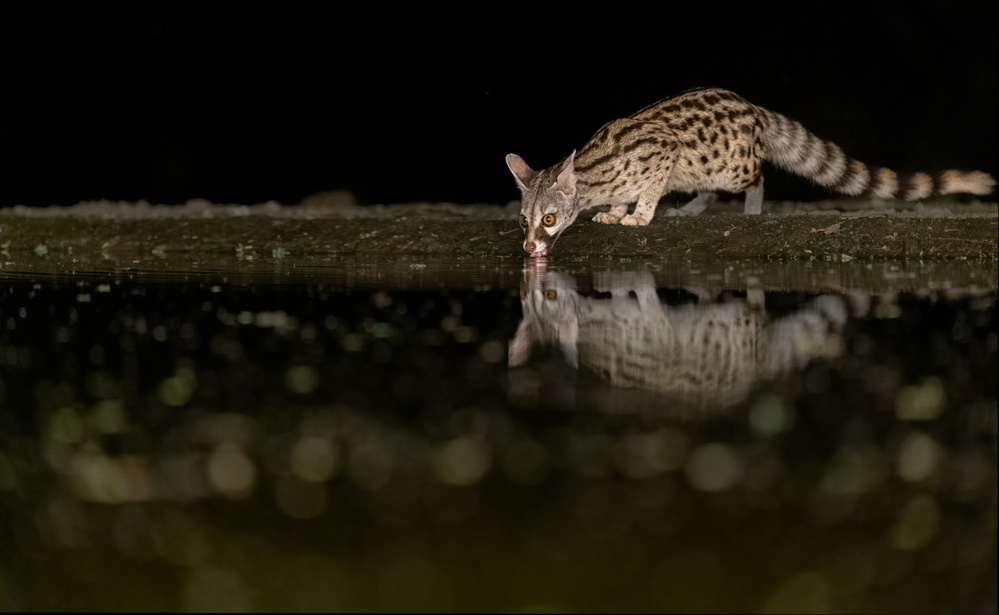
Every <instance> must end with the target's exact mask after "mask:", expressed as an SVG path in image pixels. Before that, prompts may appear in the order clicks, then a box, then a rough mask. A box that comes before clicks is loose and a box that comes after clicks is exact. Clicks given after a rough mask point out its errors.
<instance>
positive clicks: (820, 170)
mask: <svg viewBox="0 0 999 615" xmlns="http://www.w3.org/2000/svg"><path fill="white" fill-rule="evenodd" d="M763 160H768V161H770V162H772V163H774V164H775V165H777V166H778V167H780V168H782V169H785V170H787V171H790V172H792V173H796V174H798V175H802V176H804V177H807V178H809V179H811V180H813V181H815V182H816V183H817V184H819V185H822V186H825V187H827V188H830V189H831V190H834V191H836V192H840V193H843V194H848V195H852V196H857V195H865V194H866V195H872V196H876V197H880V198H882V199H904V200H916V199H922V198H926V197H927V196H929V195H930V194H932V193H934V192H936V193H940V194H950V193H959V192H964V193H970V194H977V195H985V194H989V193H991V192H992V190H993V188H994V187H995V181H994V180H993V179H992V177H991V176H989V175H988V174H987V173H983V172H981V171H972V172H962V171H953V170H952V171H944V172H943V173H940V174H939V175H936V176H931V175H929V174H927V173H915V174H912V175H908V176H902V175H898V174H896V173H895V172H894V171H891V170H889V169H884V168H876V167H869V166H867V165H865V164H864V163H862V162H858V161H856V160H851V159H850V158H847V157H846V155H845V154H844V153H843V151H842V150H841V149H840V148H839V147H838V146H836V145H835V144H834V143H831V142H829V141H823V140H821V139H819V138H818V137H816V136H815V135H813V134H811V133H810V132H808V131H807V130H805V128H804V127H803V126H802V125H801V124H799V123H798V122H796V121H794V120H791V119H788V118H786V117H784V116H783V115H780V114H778V113H774V112H773V111H768V110H766V109H764V108H762V107H757V106H756V105H753V104H750V103H748V102H746V101H745V100H744V99H743V98H742V97H740V96H739V95H737V94H735V93H733V92H729V91H726V90H721V89H705V90H697V91H692V92H687V93H684V94H681V95H680V96H677V97H675V98H670V99H667V100H664V101H661V102H658V103H656V104H654V105H651V106H649V107H646V108H645V109H642V110H641V111H639V112H638V113H635V114H634V115H632V116H631V117H627V118H624V119H620V120H614V121H612V122H609V123H607V124H605V125H604V127H603V128H601V129H600V130H598V131H597V133H596V134H595V135H593V137H592V138H591V139H590V140H589V141H588V142H587V143H586V145H584V146H583V147H582V149H580V150H579V151H578V153H577V152H576V151H573V153H572V154H570V155H569V157H568V158H567V159H565V160H564V161H562V162H560V163H558V164H556V165H555V166H552V167H549V168H547V169H544V170H541V171H534V170H532V169H531V168H530V167H529V166H527V163H525V162H524V160H523V159H522V158H521V157H520V156H517V155H516V154H509V155H508V156H507V157H506V164H507V166H508V167H509V168H510V171H511V172H512V173H513V176H514V177H515V178H516V180H517V185H518V186H519V187H520V191H521V195H522V202H521V209H520V214H521V215H520V223H521V226H523V227H524V230H525V231H526V237H525V238H524V249H525V250H526V251H527V252H528V253H529V254H530V255H531V256H534V257H537V256H544V255H545V254H547V252H548V250H550V249H551V247H552V245H553V244H554V243H555V241H556V240H557V239H558V237H559V235H560V234H561V233H562V232H563V231H564V230H565V229H566V228H567V227H568V226H569V225H571V224H572V223H573V221H574V220H575V219H576V216H577V215H578V214H579V212H580V211H582V210H584V209H588V208H590V207H597V206H600V205H609V206H610V210H609V211H606V212H601V213H598V214H597V215H595V216H594V217H593V219H594V220H595V221H596V222H602V223H604V224H625V225H631V226H645V225H647V224H648V223H649V222H650V221H651V220H652V216H653V214H655V211H656V204H657V203H658V202H659V199H660V198H661V197H662V196H663V195H664V194H666V193H668V192H696V193H697V196H696V197H695V198H694V199H693V200H692V201H690V202H689V203H687V204H686V205H684V206H683V207H681V208H680V209H678V210H676V209H671V210H670V211H669V213H670V214H673V215H677V214H679V215H697V214H699V213H700V212H701V211H703V210H704V208H705V207H707V206H708V205H710V204H711V203H713V202H714V201H715V200H716V199H717V195H716V194H715V192H714V191H716V190H723V191H726V192H745V193H746V207H745V212H746V213H747V214H758V213H760V208H761V206H762V204H763V175H762V174H761V170H760V166H761V162H762V161H763ZM631 203H636V205H635V210H634V211H633V212H632V213H630V214H629V213H628V205H629V204H631Z"/></svg>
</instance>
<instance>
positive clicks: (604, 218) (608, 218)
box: [593, 211, 621, 224]
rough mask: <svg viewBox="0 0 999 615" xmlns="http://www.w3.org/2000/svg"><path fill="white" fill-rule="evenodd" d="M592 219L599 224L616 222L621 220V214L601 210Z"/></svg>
mask: <svg viewBox="0 0 999 615" xmlns="http://www.w3.org/2000/svg"><path fill="white" fill-rule="evenodd" d="M593 221H594V222H599V223H600V224H617V223H618V222H620V221H621V216H615V215H614V214H611V213H608V212H606V211H602V212H600V213H598V214H597V215H595V216H593Z"/></svg>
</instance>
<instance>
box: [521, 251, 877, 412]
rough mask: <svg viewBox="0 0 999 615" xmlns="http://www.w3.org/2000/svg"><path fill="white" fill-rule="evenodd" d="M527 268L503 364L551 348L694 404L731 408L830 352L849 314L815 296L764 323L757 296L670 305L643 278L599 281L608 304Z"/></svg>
mask: <svg viewBox="0 0 999 615" xmlns="http://www.w3.org/2000/svg"><path fill="white" fill-rule="evenodd" d="M534 269H535V268H534V267H531V268H529V269H528V271H527V275H526V278H525V281H524V285H523V287H522V293H521V297H522V305H523V311H524V315H523V319H522V320H521V322H520V325H519V326H518V328H517V332H516V334H515V335H514V337H513V339H512V340H511V342H510V351H509V362H510V366H511V367H515V366H518V365H521V364H523V363H524V362H525V361H526V360H527V359H528V357H529V355H530V353H531V349H532V347H533V346H535V345H539V344H540V345H557V346H559V347H560V348H561V350H562V353H563V354H564V355H565V358H566V360H567V361H568V362H569V363H571V364H572V365H573V366H574V367H578V366H579V365H583V366H585V367H586V368H588V369H590V370H591V371H593V372H595V373H596V374H598V375H599V376H600V377H602V378H603V379H605V380H607V381H608V382H610V383H611V384H613V385H616V386H620V387H636V388H642V389H648V390H652V391H656V392H659V393H663V394H667V395H669V396H674V397H677V398H679V399H680V400H682V401H684V402H686V403H689V404H691V405H694V406H698V407H724V406H730V405H733V404H736V403H738V402H740V401H742V400H744V399H745V398H746V397H748V395H749V393H750V391H751V389H752V388H753V386H754V385H755V384H756V383H757V381H759V380H764V379H769V378H773V377H776V376H778V375H780V374H783V373H788V372H792V371H795V370H798V369H801V368H802V367H804V365H805V364H806V363H807V362H808V361H809V360H811V359H813V358H815V357H818V356H835V355H838V354H839V353H840V352H841V350H840V346H841V338H840V335H839V334H840V331H841V330H842V326H843V324H844V323H845V322H846V320H847V317H848V315H849V309H850V308H849V306H848V302H847V301H844V299H843V298H841V297H835V296H831V295H824V296H821V297H818V298H817V299H815V300H814V301H813V302H812V303H810V304H808V305H806V306H805V307H803V308H801V309H800V310H798V311H797V312H796V313H794V314H791V315H789V316H786V317H783V318H780V319H778V320H776V321H774V322H770V323H768V322H767V317H766V313H765V311H764V310H763V305H762V303H763V293H762V292H761V291H750V293H749V297H748V298H747V300H732V301H729V302H726V303H719V304H712V305H707V306H702V305H686V306H678V307H671V306H666V305H663V304H661V303H660V302H659V297H658V295H657V294H656V286H655V280H654V279H653V278H652V276H651V275H649V274H620V275H615V276H611V275H606V274H605V275H604V276H603V278H602V279H601V278H599V277H598V278H597V279H595V283H594V288H596V289H598V290H601V291H609V292H610V294H611V296H610V298H609V299H608V298H587V297H584V296H582V295H580V294H579V293H578V292H576V289H575V285H574V283H573V281H572V279H571V278H569V277H567V276H566V275H564V274H560V273H555V272H544V271H542V272H540V273H539V272H535V271H534ZM860 309H861V310H863V309H866V307H865V306H864V305H861V306H860Z"/></svg>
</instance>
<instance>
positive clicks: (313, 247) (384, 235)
mask: <svg viewBox="0 0 999 615" xmlns="http://www.w3.org/2000/svg"><path fill="white" fill-rule="evenodd" d="M892 205H893V206H895V207H896V209H892V210H888V209H885V208H884V207H883V206H879V205H878V204H877V203H871V202H861V201H836V202H830V203H816V204H807V205H806V204H788V203H782V204H774V203H768V204H766V206H765V209H764V213H763V214H762V215H760V216H744V215H741V214H739V213H738V209H739V207H738V203H737V202H733V203H729V204H722V206H721V207H717V208H715V210H714V211H713V212H712V213H711V214H710V215H702V216H698V217H694V218H686V217H669V216H665V215H657V216H656V218H655V219H654V220H653V222H652V224H650V225H649V226H648V227H644V228H630V227H621V226H607V225H602V224H596V223H593V222H591V221H590V220H589V217H590V214H589V213H588V212H587V213H584V215H582V216H581V217H580V219H579V221H577V222H576V224H575V225H574V226H573V227H571V228H570V229H569V230H568V231H566V232H565V233H564V234H563V236H562V237H561V238H560V239H559V242H558V244H557V245H556V246H555V249H554V250H553V252H552V254H551V255H550V256H549V258H548V262H549V263H550V264H558V265H559V266H567V267H569V266H579V267H582V266H584V265H586V266H593V265H596V264H599V265H600V266H608V265H611V264H614V263H622V262H625V263H628V262H639V261H642V262H650V263H653V262H654V263H658V264H659V265H660V269H662V270H671V268H679V269H698V268H699V269H701V270H704V269H708V270H711V271H714V270H715V269H717V270H718V271H720V272H726V273H725V275H726V277H728V276H729V274H730V273H731V271H733V270H734V269H741V268H746V269H747V270H749V269H752V268H753V267H754V266H756V265H759V264H764V263H769V264H774V265H777V264H784V265H785V266H791V265H794V266H796V267H800V266H805V267H808V266H809V263H813V264H814V263H819V264H827V265H830V264H836V265H846V264H850V266H851V267H856V266H857V265H863V266H868V267H869V266H872V265H876V266H877V268H883V267H888V269H891V268H895V270H898V271H903V272H905V271H908V270H911V269H913V268H917V269H918V268H926V267H932V268H935V270H936V271H942V269H941V268H942V267H945V265H947V264H951V265H954V266H955V267H956V269H955V271H964V270H967V271H968V272H969V274H968V275H970V276H971V278H973V280H972V281H973V285H974V286H976V287H981V286H982V285H983V284H984V286H985V287H989V288H995V287H996V286H997V284H999V283H997V281H996V277H997V273H996V272H997V264H999V206H997V204H995V203H978V202H972V203H960V202H957V201H953V200H950V201H937V202H932V203H923V204H918V205H914V206H913V205H907V206H905V207H904V208H902V209H899V208H897V207H898V206H897V204H894V203H893V204H892ZM831 207H836V210H832V209H830V208H831ZM661 209H666V207H665V206H661ZM954 212H960V213H954ZM516 217H517V206H516V203H511V204H509V205H507V206H495V205H493V206H487V205H467V206H459V205H453V204H425V203H424V204H403V205H390V206H373V207H359V206H341V207H326V206H312V207H310V206H290V207H289V206H281V205H278V204H276V203H266V204H262V205H255V206H241V205H213V204H210V203H207V202H204V201H192V202H190V203H188V204H187V205H182V206H156V205H149V204H148V203H137V204H135V203H108V202H97V203H81V204H79V205H76V206H73V207H66V208H44V209H37V208H24V207H15V208H9V209H4V210H0V275H5V274H6V275H8V276H9V275H12V274H18V273H44V274H50V275H51V274H73V273H74V272H78V271H124V270H130V269H134V270H143V271H163V272H170V271H174V272H190V271H199V270H211V271H216V272H218V271H238V272H257V271H264V270H269V271H275V270H276V269H282V268H283V269H285V270H290V269H296V268H298V269H301V268H310V267H320V268H321V267H331V266H332V267H334V268H335V267H353V268H355V269H356V268H358V267H362V268H363V266H365V265H369V264H374V265H375V266H376V269H377V268H378V267H383V268H384V270H385V271H386V272H388V271H394V270H395V269H399V270H402V271H404V272H405V271H410V272H412V271H415V272H416V273H421V274H424V275H425V274H427V273H429V271H433V270H444V269H448V268H450V269H452V270H453V269H461V267H462V265H461V263H463V262H464V263H471V262H472V261H475V262H476V263H478V264H476V265H475V267H478V268H480V269H481V268H482V267H483V265H482V264H481V263H482V262H507V261H509V265H510V266H511V267H514V268H516V267H520V266H522V263H523V257H524V254H523V251H522V249H521V241H522V232H521V230H520V229H519V227H518V225H517V223H516ZM739 263H742V264H741V265H740V264H739ZM754 264H755V265H754ZM421 265H422V266H423V267H424V269H420V268H419V267H420V266H421ZM467 266H468V267H471V266H472V265H470V264H469V265H467ZM426 267H429V268H430V269H429V270H427V269H426ZM414 268H415V269H414ZM757 268H758V267H757ZM713 275H714V274H713ZM747 275H748V274H747ZM948 275H951V274H948ZM506 277H509V276H506V275H504V279H505V278H506ZM903 277H904V276H903ZM951 277H952V276H951ZM959 277H960V278H961V279H966V278H967V275H965V274H961V275H960V276H959ZM965 281H967V280H965Z"/></svg>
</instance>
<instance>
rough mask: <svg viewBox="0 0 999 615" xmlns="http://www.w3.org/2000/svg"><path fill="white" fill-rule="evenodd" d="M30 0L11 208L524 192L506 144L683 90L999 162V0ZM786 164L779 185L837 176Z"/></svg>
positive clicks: (576, 128) (901, 166)
mask: <svg viewBox="0 0 999 615" xmlns="http://www.w3.org/2000/svg"><path fill="white" fill-rule="evenodd" d="M9 4H13V3H9ZM22 4H23V5H24V6H21V7H20V8H17V7H15V8H5V9H3V11H4V14H3V15H0V54H2V55H0V59H2V61H0V206H9V205H12V204H16V203H22V204H25V205H49V204H60V205H66V204H71V203H75V202H78V201H80V200H89V199H98V198H108V199H113V200H138V199H147V200H149V201H152V202H163V203H180V202H184V201H186V200H187V199H190V198H198V197H200V198H207V199H210V200H213V201H216V202H235V203H258V202H262V201H266V200H271V199H273V200H278V201H280V202H283V203H295V202H298V201H299V200H300V199H302V198H303V197H305V196H307V195H309V194H311V193H314V192H317V191H320V190H329V189H337V188H345V189H349V190H352V191H353V192H354V193H355V194H356V195H357V197H358V200H359V201H360V202H361V203H384V202H400V201H416V200H429V201H452V202H459V203H475V202H495V203H504V202H506V201H508V200H511V199H514V198H517V197H518V194H517V191H516V189H515V187H514V184H513V181H512V179H511V178H510V176H509V174H508V171H507V170H506V167H505V165H504V163H503V157H504V156H505V155H506V154H507V153H508V152H511V151H514V152H516V153H518V154H520V155H522V156H523V157H524V158H525V159H527V161H528V162H529V163H531V164H532V165H533V166H535V167H542V166H547V165H550V164H553V163H555V162H557V161H558V160H559V159H561V158H562V157H564V156H566V155H568V153H569V152H570V151H571V150H572V149H573V148H578V147H579V146H581V145H582V144H583V143H585V142H586V140H587V139H588V138H589V137H590V136H591V135H592V134H593V133H594V132H596V130H597V129H598V128H599V127H600V126H601V125H602V124H603V123H604V122H606V121H608V120H611V119H614V118H618V117H623V116H626V115H628V114H630V113H632V112H634V111H637V110H638V109H639V108H641V107H644V106H645V105H647V104H649V103H652V102H654V101H656V100H658V99H660V98H664V97H667V96H670V95H673V94H677V93H679V92H682V91H683V90H686V89H689V88H691V87H695V86H720V87H727V88H729V89H732V90H734V91H736V92H738V93H740V94H741V95H743V96H744V97H746V98H747V99H748V100H750V101H751V102H753V103H755V104H759V105H762V106H765V107H768V108H770V109H773V110H775V111H778V112H781V113H784V114H785V115H788V116H789V117H792V118H794V119H797V120H800V121H801V122H802V123H804V124H805V125H806V127H808V128H809V129H810V130H812V131H813V132H815V133H816V134H818V135H819V136H821V137H823V138H827V139H831V140H833V141H835V142H837V143H838V144H839V145H841V146H842V147H843V149H844V150H845V151H846V152H847V153H848V154H849V155H851V156H853V157H856V158H858V159H860V160H863V161H865V162H868V163H871V164H877V165H885V166H889V167H892V168H895V169H896V170H899V171H922V170H926V171H932V170H939V169H944V168H951V167H954V168H965V169H971V168H976V169H982V170H985V171H988V172H990V173H993V174H996V173H997V172H999V134H997V121H996V119H997V116H999V113H997V111H999V92H997V89H999V88H997V86H999V66H997V61H999V36H997V35H996V33H995V32H996V30H995V24H996V23H999V14H997V13H999V11H997V6H999V3H996V2H994V1H991V2H914V3H908V4H902V3H897V2H892V3H885V4H884V5H882V4H879V3H874V4H865V5H863V7H864V8H862V9H860V10H859V11H858V12H853V11H848V10H846V9H844V8H842V7H843V6H844V5H842V4H836V6H837V7H839V8H837V10H836V11H832V10H830V11H828V12H825V11H823V10H820V9H816V8H814V7H810V8H800V9H795V10H788V9H773V8H770V9H759V10H761V11H764V13H763V14H760V13H751V12H738V11H732V10H730V9H728V8H727V7H726V6H725V5H723V4H719V3H711V5H710V7H709V8H707V9H705V10H704V12H702V13H695V12H693V11H692V10H685V11H683V12H677V11H675V10H673V11H671V12H668V13H667V12H666V11H665V10H664V9H663V8H660V9H658V11H659V14H658V15H656V16H649V15H642V14H640V13H639V10H638V8H637V7H638V6H640V5H629V4H623V3H619V4H618V5H616V6H617V7H618V8H617V10H616V11H615V12H609V9H608V8H607V6H608V5H607V4H604V5H601V6H600V11H601V12H600V13H596V12H594V13H593V14H590V15H587V17H586V20H585V22H586V23H582V22H574V23H572V24H571V25H568V26H567V25H565V24H562V25H561V26H560V25H559V22H558V21H557V20H556V19H555V18H554V17H546V18H542V17H540V16H537V15H535V16H533V17H532V13H530V12H520V13H518V12H517V11H526V9H523V8H515V7H513V6H512V5H511V6H508V7H504V8H500V7H498V6H497V7H491V6H490V5H482V7H480V8H476V9H474V10H473V9H471V8H469V9H467V10H468V11H470V12H469V14H467V15H466V14H456V13H454V12H446V13H445V12H442V13H440V14H433V13H431V12H428V11H426V10H424V9H423V8H420V9H419V10H416V9H413V10H412V12H410V13H408V14H403V13H400V12H398V10H397V9H390V8H389V5H381V4H380V5H378V6H374V5H372V7H371V8H369V9H366V10H364V11H363V13H354V12H351V11H353V10H354V9H350V10H346V9H344V10H341V11H340V12H336V11H325V12H315V11H312V12H303V13H297V12H295V11H293V10H291V9H286V8H274V7H269V8H268V9H266V10H256V9H246V8H240V9H239V11H238V12H232V13H229V14H225V15H215V14H212V13H202V12H184V11H181V10H179V9H177V8H175V7H174V5H165V6H164V7H162V8H160V9H155V8H149V7H146V6H145V3H143V4H144V5H143V7H142V8H133V9H128V10H127V11H131V12H127V11H126V12H125V13H121V12H114V13H112V12H110V11H104V12H95V10H94V9H91V8H88V7H85V6H82V4H83V3H79V4H80V5H81V6H77V5H69V8H67V7H59V8H56V7H57V5H54V4H52V3H44V2H35V3H22ZM338 4H342V3H338ZM673 4H678V3H673ZM702 4H704V5H706V4H707V3H702ZM754 4H756V5H759V3H754ZM486 6H489V8H485V7H486ZM565 6H566V7H570V6H576V5H574V4H572V5H565ZM662 6H664V7H665V6H667V5H665V4H663V5H662ZM789 6H800V7H805V6H806V3H801V4H799V5H789ZM469 7H471V5H469ZM472 13H475V14H474V15H473V14H472ZM555 32H559V33H560V34H559V35H558V36H553V33H555ZM780 175H781V176H780V178H778V173H777V172H771V173H769V174H768V175H767V196H768V198H771V199H784V198H806V199H808V198H821V197H822V196H824V195H825V194H827V193H825V192H823V191H821V190H818V189H811V188H810V187H809V186H808V184H807V182H804V181H798V180H791V179H787V176H786V175H783V174H780Z"/></svg>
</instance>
